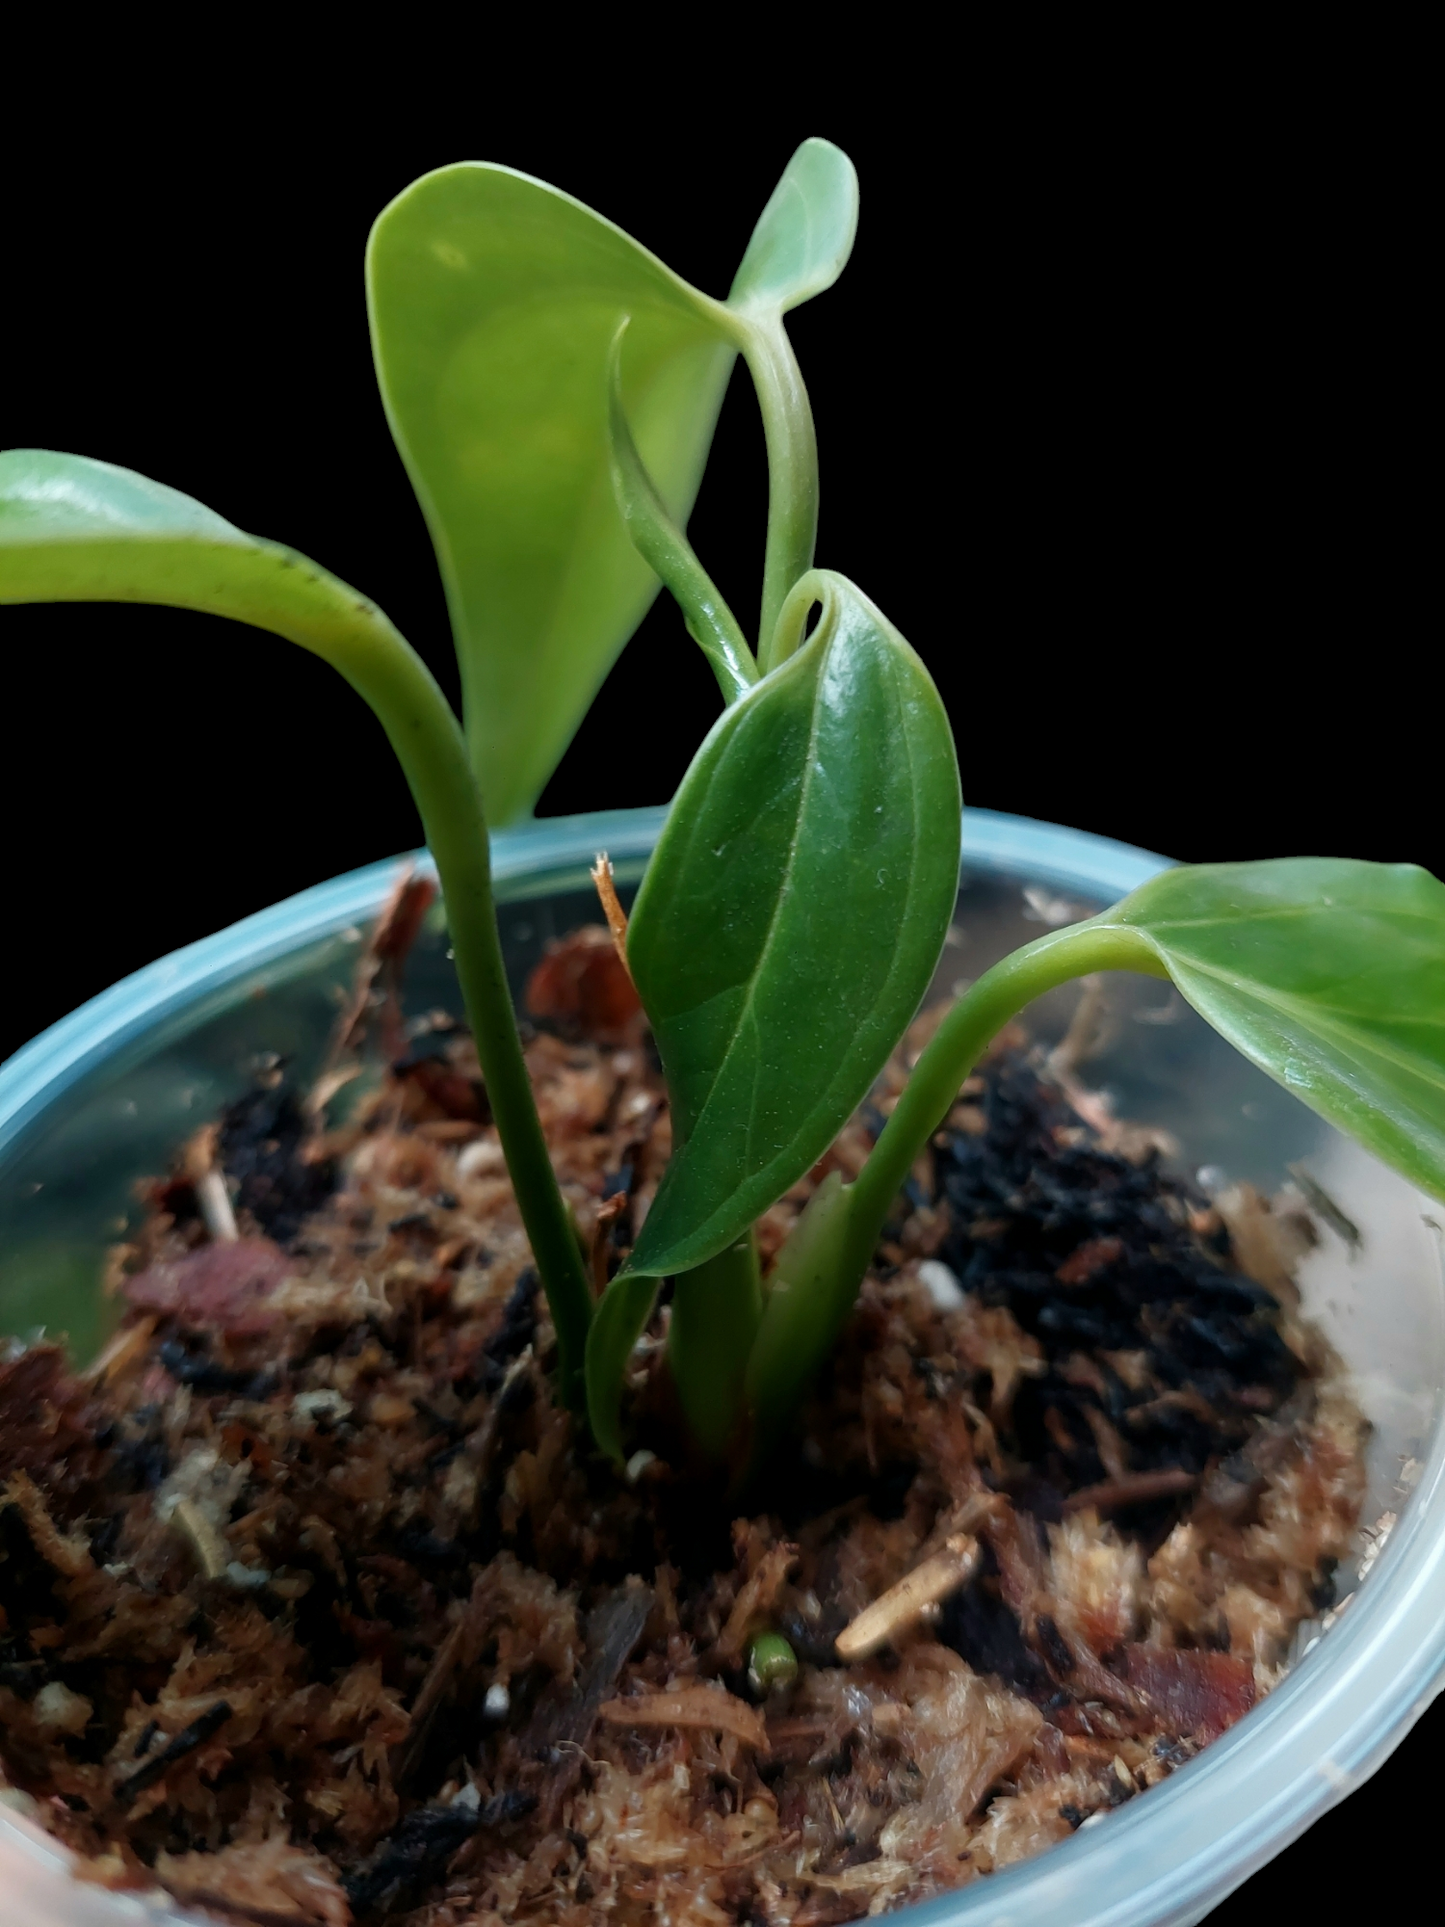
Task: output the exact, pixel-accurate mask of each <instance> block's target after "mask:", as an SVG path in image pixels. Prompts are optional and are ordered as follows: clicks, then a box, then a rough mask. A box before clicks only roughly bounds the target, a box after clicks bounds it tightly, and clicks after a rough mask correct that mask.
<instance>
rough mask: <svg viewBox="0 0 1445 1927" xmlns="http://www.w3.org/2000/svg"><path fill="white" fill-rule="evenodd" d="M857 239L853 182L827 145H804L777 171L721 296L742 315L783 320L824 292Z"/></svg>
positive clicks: (849, 166) (836, 150)
mask: <svg viewBox="0 0 1445 1927" xmlns="http://www.w3.org/2000/svg"><path fill="white" fill-rule="evenodd" d="M857 232H858V176H857V173H856V172H855V170H854V167H853V163H852V161H850V160H849V158H848V156H847V155H846V154H845V153H844V152H843V150H842V149H841V148H840V147H835V146H834V145H833V143H832V142H831V141H825V140H817V139H813V140H805V141H804V142H803V144H802V146H801V147H800V148H799V149H798V151H797V152H796V153H795V154H794V155H793V158H792V159H791V160H790V161H789V162H788V165H787V167H786V168H785V169H784V170H783V178H782V179H781V180H780V181H779V182H778V184H777V186H776V187H775V188H774V189H773V193H772V198H771V199H770V200H769V202H768V204H767V206H766V207H765V208H764V209H763V211H762V214H761V216H760V217H759V220H758V224H757V226H756V227H755V228H754V229H753V237H752V239H751V241H749V242H748V248H747V253H746V254H744V256H743V259H742V266H741V267H740V268H739V269H738V271H737V275H736V277H735V278H734V280H733V285H732V291H731V293H730V294H729V295H728V304H729V306H730V307H734V308H738V309H741V310H743V311H744V312H746V311H749V310H757V309H771V310H772V311H774V312H777V313H786V312H787V310H788V309H789V308H796V307H799V306H801V305H802V303H803V302H804V301H809V300H811V299H812V297H813V296H814V295H815V294H822V293H823V291H824V290H825V289H827V288H831V287H832V285H833V283H834V282H835V281H836V280H837V279H838V276H839V275H840V274H841V273H842V272H843V269H844V268H845V267H846V266H847V264H848V256H849V255H850V254H851V253H852V252H853V238H854V236H855V235H856V234H857Z"/></svg>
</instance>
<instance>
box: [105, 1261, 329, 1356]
mask: <svg viewBox="0 0 1445 1927" xmlns="http://www.w3.org/2000/svg"><path fill="white" fill-rule="evenodd" d="M295 1270H296V1265H295V1262H294V1260H292V1259H290V1258H288V1257H287V1256H286V1253H285V1252H284V1251H283V1250H282V1249H281V1247H280V1246H279V1245H276V1244H273V1243H272V1242H271V1240H270V1239H269V1238H238V1239H236V1240H235V1242H234V1243H228V1244H214V1245H202V1246H201V1248H200V1250H199V1251H192V1252H188V1253H187V1255H186V1256H185V1257H184V1258H178V1259H176V1260H174V1261H173V1262H170V1263H164V1264H157V1265H151V1266H149V1267H148V1268H147V1269H146V1270H145V1271H141V1272H137V1273H136V1275H135V1277H134V1278H127V1279H126V1280H125V1282H124V1284H123V1285H122V1286H121V1291H122V1293H123V1294H124V1296H125V1298H126V1301H127V1303H129V1304H131V1305H134V1306H135V1307H136V1308H137V1309H138V1310H140V1311H154V1312H159V1313H161V1314H163V1315H166V1316H170V1317H173V1318H178V1319H179V1320H180V1321H181V1322H182V1323H183V1324H185V1325H188V1326H190V1327H191V1328H192V1329H193V1330H196V1331H223V1332H225V1333H226V1334H227V1335H228V1336H229V1337H232V1338H247V1337H254V1336H256V1335H257V1334H258V1333H260V1332H264V1331H266V1330H268V1329H269V1328H270V1326H271V1324H272V1321H273V1317H274V1314H273V1313H272V1312H271V1310H270V1308H269V1306H268V1305H267V1302H266V1301H267V1300H268V1299H269V1298H270V1296H271V1294H272V1292H273V1291H275V1289H276V1287H277V1286H278V1285H279V1284H281V1283H283V1282H284V1280H285V1279H287V1278H289V1277H291V1276H292V1274H293V1273H294V1272H295Z"/></svg>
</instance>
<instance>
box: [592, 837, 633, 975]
mask: <svg viewBox="0 0 1445 1927" xmlns="http://www.w3.org/2000/svg"><path fill="white" fill-rule="evenodd" d="M592 881H593V882H594V883H595V884H596V885H597V895H598V897H599V898H600V899H601V903H602V914H603V916H605V917H606V919H607V928H608V929H609V930H610V931H611V932H612V948H613V949H614V950H615V951H616V952H617V956H618V959H619V961H620V962H621V964H622V968H623V969H624V970H625V971H627V976H628V980H629V982H630V981H631V978H632V971H631V969H630V967H629V965H628V962H627V912H626V911H625V910H624V909H623V907H622V905H621V903H620V902H619V901H618V898H617V886H616V884H615V883H614V882H613V881H612V859H611V857H610V856H608V854H607V852H606V850H599V851H598V852H597V861H596V862H595V863H594V864H593V865H592Z"/></svg>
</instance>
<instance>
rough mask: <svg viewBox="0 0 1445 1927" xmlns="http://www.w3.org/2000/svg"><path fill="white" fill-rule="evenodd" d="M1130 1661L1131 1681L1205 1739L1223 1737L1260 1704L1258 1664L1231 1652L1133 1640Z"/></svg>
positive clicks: (1175, 1722)
mask: <svg viewBox="0 0 1445 1927" xmlns="http://www.w3.org/2000/svg"><path fill="white" fill-rule="evenodd" d="M1124 1662H1125V1676H1126V1678H1127V1679H1128V1681H1129V1684H1130V1685H1131V1686H1133V1687H1135V1688H1136V1689H1137V1690H1138V1691H1139V1692H1141V1693H1143V1694H1145V1695H1147V1697H1148V1698H1149V1699H1150V1700H1152V1701H1153V1703H1154V1705H1155V1706H1156V1707H1157V1708H1158V1709H1159V1711H1160V1712H1161V1713H1162V1714H1163V1715H1164V1717H1165V1719H1167V1720H1168V1721H1169V1723H1170V1724H1171V1725H1172V1726H1174V1727H1176V1728H1177V1729H1178V1731H1179V1732H1181V1733H1192V1734H1194V1735H1195V1737H1196V1738H1197V1739H1199V1740H1200V1741H1201V1742H1203V1741H1208V1740H1217V1739H1218V1738H1219V1736H1220V1734H1221V1733H1223V1732H1224V1731H1225V1729H1226V1728H1227V1727H1231V1726H1233V1724H1234V1722H1235V1721H1236V1720H1237V1719H1240V1718H1241V1717H1242V1716H1243V1715H1244V1714H1245V1713H1247V1712H1248V1711H1249V1709H1250V1707H1251V1706H1253V1705H1254V1698H1255V1694H1254V1669H1253V1668H1252V1667H1251V1666H1250V1664H1249V1662H1248V1660H1244V1659H1236V1658H1235V1657H1234V1656H1233V1654H1231V1653H1196V1652H1170V1651H1163V1650H1159V1649H1156V1648H1154V1647H1152V1646H1127V1647H1125V1649H1124Z"/></svg>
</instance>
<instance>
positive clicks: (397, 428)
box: [367, 163, 737, 823]
mask: <svg viewBox="0 0 1445 1927" xmlns="http://www.w3.org/2000/svg"><path fill="white" fill-rule="evenodd" d="M367 292H368V299H369V305H370V313H371V330H372V342H373V347H374V350H375V355H376V367H377V378H378V380H379V381H380V384H381V392H382V397H383V400H384V401H385V404H386V410H387V416H388V419H389V420H390V423H391V428H392V433H393V435H394V436H395V437H396V443H397V447H398V448H399V449H400V451H401V455H402V459H403V461H404V462H405V463H406V466H407V470H408V472H409V474H410V476H411V479H412V484H413V486H414V487H415V489H416V492H417V495H418V497H419V499H420V501H421V505H422V508H423V510H424V512H425V514H426V518H427V521H428V524H429V526H430V528H431V533H432V540H433V542H434V543H435V544H436V551H437V559H438V561H439V563H440V565H441V571H442V576H443V578H444V580H445V583H446V590H447V599H448V602H449V604H450V608H451V617H452V628H453V632H454V636H455V640H456V647H457V656H458V659H459V662H460V665H461V672H462V687H463V691H464V695H465V711H466V717H465V721H466V730H467V741H468V746H469V749H470V753H471V756H472V762H473V766H474V767H475V769H476V772H477V776H478V779H479V781H480V782H481V785H482V791H483V795H484V798H485V801H486V806H487V813H488V817H489V819H490V820H491V821H492V822H493V823H504V822H506V821H508V820H509V819H511V818H513V817H515V816H517V815H519V814H520V813H522V812H523V811H525V810H527V809H529V808H530V806H531V804H532V803H533V801H534V800H535V799H536V796H537V794H538V792H539V791H540V790H541V788H542V786H543V784H544V783H545V782H546V780H547V778H548V776H549V775H550V774H551V772H552V769H553V767H554V766H555V764H556V762H557V760H558V758H559V757H560V756H561V754H562V751H563V750H564V749H565V748H566V746H567V743H568V742H569V741H570V739H571V736H572V733H573V731H574V730H575V729H576V727H577V725H578V723H579V722H580V721H581V719H582V716H583V714H584V713H585V711H586V709H587V705H588V704H589V703H590V702H591V700H592V697H593V695H594V694H595V692H596V690H597V686H598V684H599V683H600V682H601V681H602V678H603V677H604V676H605V675H606V673H607V671H608V669H609V668H610V666H611V664H612V662H613V660H614V658H615V657H616V655H617V653H618V651H619V650H620V649H621V648H622V645H623V644H624V643H625V642H626V641H627V639H628V637H629V636H630V635H631V634H632V631H633V630H634V629H635V628H636V626H637V624H638V622H639V621H640V620H641V619H642V616H643V614H644V613H645V611H646V609H647V607H648V605H649V603H650V602H651V601H652V598H653V596H654V595H655V594H656V593H657V586H658V585H657V578H656V577H655V576H654V575H653V573H652V571H651V570H650V569H649V568H648V566H647V564H646V563H645V562H644V561H642V560H641V558H640V557H639V556H638V555H637V553H636V551H635V550H634V548H633V546H632V542H631V540H630V539H629V537H628V534H627V531H626V529H625V528H624V526H623V523H622V518H621V516H620V515H619V514H618V512H617V508H616V506H615V504H614V502H613V499H612V485H611V481H610V477H609V449H608V382H607V361H608V351H609V348H610V346H611V343H612V338H613V336H614V334H615V333H616V330H617V327H618V324H619V322H620V321H621V320H622V318H623V317H624V316H628V315H630V316H631V326H630V328H629V329H628V334H627V350H626V354H625V356H624V362H623V397H624V401H625V404H626V411H627V418H628V420H629V422H630V423H631V424H632V429H633V433H634V434H635V436H636V438H637V444H638V447H639V449H640V451H641V454H642V459H643V460H644V462H645V463H646V466H647V470H648V473H649V474H650V475H651V476H652V478H653V480H654V481H655V483H656V485H657V488H658V491H659V493H660V494H661V496H662V498H663V500H664V502H665V503H666V505H667V509H668V511H669V513H670V514H671V515H672V517H673V519H674V520H675V521H676V522H678V523H679V524H684V523H685V522H686V520H687V517H688V514H689V512H690V510H691V508H692V502H693V498H694V496H695V495H696V493H697V487H698V483H699V481H700V480H701V477H702V470H703V464H704V462H705V461H706V459H707V451H708V447H709V444H710V442H711V440H712V432H713V424H714V422H715V420H716V418H717V411H718V407H719V405H720V403H721V401H722V395H723V390H724V388H725V386H726V384H727V378H728V371H729V369H730V367H731V365H732V359H733V352H734V337H735V335H736V332H737V324H736V323H735V322H734V321H733V319H732V317H731V316H730V315H729V314H728V312H727V310H726V309H725V308H724V307H723V305H722V304H721V303H719V302H715V301H712V300H710V299H709V298H708V297H707V296H706V295H703V294H700V293H699V292H698V291H697V290H696V289H695V288H691V287H689V286H688V284H687V283H686V282H685V281H683V280H682V279H680V277H679V276H677V275H675V274H673V273H672V271H671V270H670V269H669V268H667V267H665V266H664V265H663V263H662V262H661V261H659V260H658V259H657V258H656V256H655V255H652V254H650V253H649V252H648V251H647V249H646V248H644V247H640V246H639V245H638V243H637V242H636V241H634V240H632V239H631V238H630V237H629V236H628V235H626V234H624V233H623V232H622V230H621V229H620V228H617V227H614V226H613V224H612V223H611V222H610V221H605V220H603V219H602V217H601V216H600V215H598V214H594V213H593V212H592V211H591V209H590V208H587V207H584V206H583V205H582V204H581V202H580V201H574V200H573V199H572V197H571V196H570V195H567V194H563V193H561V192H559V191H558V189H556V188H554V187H548V186H546V185H545V183H543V182H541V181H536V180H532V179H531V178H530V177H529V176H527V175H525V174H518V173H515V172H514V171H513V170H512V169H510V168H506V167H494V166H489V165H484V164H480V163H477V164H472V163H468V164H465V165H460V166H456V167H444V168H441V169H439V170H438V171H437V172H436V173H433V174H427V175H424V176H423V177H422V178H421V179H420V180H419V181H417V182H415V183H414V184H413V185H412V186H411V187H409V188H407V189H406V191H405V192H404V193H403V194H401V195H399V196H398V197H397V199H396V200H394V201H393V202H392V203H391V205H390V206H389V207H388V208H387V209H386V210H385V211H384V212H383V213H382V215H381V216H380V218H379V219H378V220H377V222H376V225H375V227H374V228H373V229H372V234H371V241H370V245H369V247H368V250H367Z"/></svg>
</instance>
